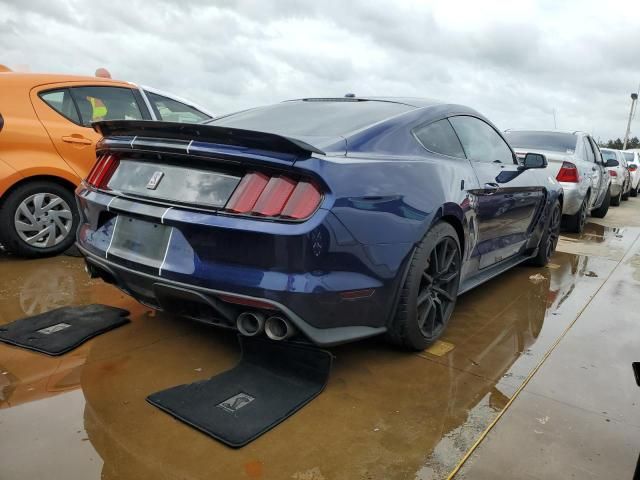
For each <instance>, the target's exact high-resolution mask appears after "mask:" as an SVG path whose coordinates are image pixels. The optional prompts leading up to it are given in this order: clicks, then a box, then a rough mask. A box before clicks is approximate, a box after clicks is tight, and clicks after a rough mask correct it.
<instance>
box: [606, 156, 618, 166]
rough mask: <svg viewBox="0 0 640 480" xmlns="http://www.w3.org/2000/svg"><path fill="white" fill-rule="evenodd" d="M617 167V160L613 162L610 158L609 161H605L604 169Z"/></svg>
mask: <svg viewBox="0 0 640 480" xmlns="http://www.w3.org/2000/svg"><path fill="white" fill-rule="evenodd" d="M618 165H620V162H618V160H614V159H613V158H610V159H609V160H607V163H605V164H604V166H605V167H617V166H618Z"/></svg>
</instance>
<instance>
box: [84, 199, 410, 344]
mask: <svg viewBox="0 0 640 480" xmlns="http://www.w3.org/2000/svg"><path fill="white" fill-rule="evenodd" d="M77 200H78V204H79V210H80V214H81V224H80V227H79V230H78V237H77V245H78V248H79V249H80V251H81V252H82V253H83V255H84V256H85V257H86V259H87V262H88V264H89V265H90V266H91V268H93V269H96V272H94V273H95V274H97V275H98V276H100V277H102V278H104V279H105V280H107V281H109V282H110V283H113V284H115V285H116V286H118V287H119V288H120V289H121V290H123V291H124V292H126V293H127V294H129V295H131V296H132V297H134V298H135V299H136V300H138V301H140V302H141V303H143V304H146V305H149V306H151V307H153V308H157V309H160V310H165V311H169V312H171V313H175V314H178V315H182V316H185V317H190V318H194V319H196V320H201V321H205V322H208V323H212V324H216V325H219V326H223V327H228V328H235V318H236V317H237V315H238V314H239V313H241V312H242V311H246V310H252V309H253V308H252V307H239V306H238V305H235V304H230V303H228V302H227V301H223V300H221V299H220V295H233V296H236V297H241V298H245V299H249V300H257V301H260V302H263V303H265V302H266V303H268V304H269V305H272V306H273V308H274V309H275V310H277V311H279V312H281V313H282V314H284V315H285V316H286V317H287V318H288V319H289V320H290V321H291V323H293V324H294V325H295V326H296V327H297V328H298V330H299V331H300V332H301V333H302V334H303V335H304V336H306V337H307V338H308V339H309V340H311V341H312V342H313V343H316V344H318V345H334V344H338V343H343V342H348V341H352V340H356V339H359V338H365V337H370V336H373V335H377V334H380V333H383V332H384V331H385V330H386V325H387V321H388V319H389V318H390V316H391V315H392V313H393V308H394V306H395V299H396V295H397V291H398V287H399V284H400V281H401V278H402V273H403V272H404V268H405V266H406V265H407V261H408V259H409V256H410V253H411V250H412V244H410V243H406V244H405V243H401V244H400V243H398V244H375V245H364V244H361V243H359V242H357V241H355V239H354V238H353V236H352V235H351V234H350V233H349V231H348V230H347V229H346V228H345V227H344V225H342V223H341V222H340V221H339V220H338V219H337V218H336V217H335V216H334V215H333V213H331V212H330V211H327V210H320V211H318V212H317V214H316V215H314V217H312V218H311V219H310V220H309V221H307V222H303V223H298V224H285V225H283V224H278V223H275V222H264V221H259V220H251V219H238V218H230V217H222V216H217V215H215V214H211V213H204V212H203V213H198V212H193V211H187V210H181V209H179V208H172V209H170V210H168V209H167V208H165V207H159V206H156V205H149V204H143V203H141V202H137V201H130V200H128V199H126V198H122V197H120V198H117V197H113V196H111V195H107V194H105V193H102V192H98V191H93V190H88V189H84V188H83V187H80V188H79V189H78V191H77ZM119 214H124V215H127V216H133V217H136V216H137V217H138V218H140V219H142V220H145V221H148V222H154V223H157V224H164V225H166V226H167V227H169V228H171V229H172V233H171V236H170V237H169V242H168V244H167V246H166V250H165V251H164V259H163V261H162V264H161V266H160V268H158V266H157V265H155V266H152V265H150V264H149V263H148V262H145V261H144V259H141V260H140V261H136V260H135V259H134V260H132V259H131V258H120V257H119V256H118V254H117V253H115V254H114V250H113V249H111V250H110V245H111V241H112V237H113V231H114V225H115V223H116V217H117V216H118V215H119ZM159 258H163V257H162V255H160V257H159ZM354 291H366V294H364V295H356V298H349V297H351V296H350V295H345V293H346V292H354ZM187 307H188V308H187ZM258 309H259V308H258Z"/></svg>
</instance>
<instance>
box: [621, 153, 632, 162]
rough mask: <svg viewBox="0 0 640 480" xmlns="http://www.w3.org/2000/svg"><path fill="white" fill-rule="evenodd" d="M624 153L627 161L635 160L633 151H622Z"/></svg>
mask: <svg viewBox="0 0 640 480" xmlns="http://www.w3.org/2000/svg"><path fill="white" fill-rule="evenodd" d="M622 155H624V158H625V160H626V161H627V162H633V153H631V152H622Z"/></svg>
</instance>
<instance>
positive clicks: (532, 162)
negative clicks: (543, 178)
mask: <svg viewBox="0 0 640 480" xmlns="http://www.w3.org/2000/svg"><path fill="white" fill-rule="evenodd" d="M546 167H547V157H545V156H544V155H542V154H541V153H527V154H526V155H525V156H524V160H523V161H522V167H521V168H522V170H528V169H530V168H546Z"/></svg>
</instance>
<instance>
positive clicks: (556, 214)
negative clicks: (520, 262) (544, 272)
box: [527, 202, 562, 267]
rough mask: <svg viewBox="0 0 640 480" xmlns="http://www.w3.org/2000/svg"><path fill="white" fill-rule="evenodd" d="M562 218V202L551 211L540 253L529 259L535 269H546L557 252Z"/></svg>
mask: <svg viewBox="0 0 640 480" xmlns="http://www.w3.org/2000/svg"><path fill="white" fill-rule="evenodd" d="M561 216H562V209H561V207H560V202H556V203H555V205H554V206H553V208H552V209H551V214H550V215H549V223H548V224H547V229H546V230H545V232H544V234H543V235H542V238H541V239H540V244H539V245H538V253H537V254H536V256H535V257H532V258H530V259H529V261H528V262H527V263H528V264H529V265H533V266H534V267H544V266H545V265H546V264H547V263H549V259H550V258H551V256H552V255H553V252H555V251H556V246H557V245H558V238H559V237H560V218H561Z"/></svg>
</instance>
